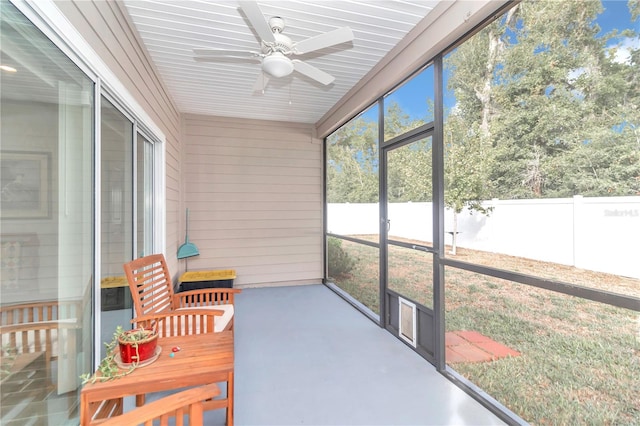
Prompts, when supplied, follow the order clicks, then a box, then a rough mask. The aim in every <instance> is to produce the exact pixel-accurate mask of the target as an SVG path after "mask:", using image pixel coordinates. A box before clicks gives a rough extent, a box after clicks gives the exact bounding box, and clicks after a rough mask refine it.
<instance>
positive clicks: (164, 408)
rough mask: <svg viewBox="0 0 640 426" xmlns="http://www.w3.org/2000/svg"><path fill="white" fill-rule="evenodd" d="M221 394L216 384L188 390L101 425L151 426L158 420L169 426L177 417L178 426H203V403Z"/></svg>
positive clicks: (113, 418)
mask: <svg viewBox="0 0 640 426" xmlns="http://www.w3.org/2000/svg"><path fill="white" fill-rule="evenodd" d="M219 394H220V390H219V389H218V386H217V385H215V384H210V385H206V386H199V387H197V388H191V389H187V390H184V391H180V392H177V393H174V394H172V395H169V396H166V397H164V398H160V399H158V400H157V401H153V402H151V403H149V404H146V405H143V406H142V407H137V408H134V409H133V410H131V411H128V412H126V413H124V414H121V415H116V416H114V417H110V418H109V419H107V420H106V421H104V422H102V423H100V424H101V425H104V426H121V425H141V424H143V425H148V426H151V425H153V424H154V420H156V421H159V422H160V423H159V424H160V426H167V425H169V419H170V418H171V417H175V423H174V424H175V425H176V426H183V425H190V426H202V425H203V407H202V403H203V402H204V401H205V400H208V399H211V398H213V397H215V396H218V395H219ZM185 415H188V416H189V417H188V421H187V422H185V421H184V416H185ZM155 424H158V423H155Z"/></svg>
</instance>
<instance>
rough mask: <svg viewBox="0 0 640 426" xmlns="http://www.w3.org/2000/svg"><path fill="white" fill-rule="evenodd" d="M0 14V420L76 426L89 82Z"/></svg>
mask: <svg viewBox="0 0 640 426" xmlns="http://www.w3.org/2000/svg"><path fill="white" fill-rule="evenodd" d="M0 10H1V13H0V39H1V40H2V43H1V44H0V64H2V65H3V69H2V70H0V96H1V98H0V122H1V123H2V125H1V126H0V141H1V144H2V150H1V151H0V171H1V174H0V191H1V200H0V328H1V331H0V338H1V340H2V342H1V344H2V346H1V350H0V366H1V368H0V424H2V425H28V424H55V425H63V424H78V412H77V407H78V405H79V395H80V389H81V380H80V378H79V376H80V375H81V374H83V373H86V372H89V371H91V370H93V365H92V359H93V349H94V344H93V343H94V332H93V328H92V327H93V320H94V317H93V314H94V312H93V308H92V306H93V305H92V300H93V299H92V296H93V291H92V289H93V282H94V281H93V266H94V264H93V260H94V234H93V223H94V222H93V218H94V203H93V193H94V191H93V176H94V162H93V154H94V151H93V139H94V127H93V117H94V113H95V110H94V105H95V102H94V101H95V100H94V96H93V93H94V84H93V82H92V81H91V80H90V79H89V78H88V77H87V76H86V75H85V74H84V73H83V72H82V71H81V70H80V69H79V68H78V67H77V66H76V65H75V64H74V63H73V62H72V61H71V60H70V59H69V58H68V57H67V56H66V55H65V54H64V53H63V52H62V51H60V50H59V49H58V48H57V47H56V46H55V45H54V44H53V43H52V42H51V41H50V40H49V39H48V38H47V37H46V36H45V35H44V34H42V33H41V32H40V31H39V30H38V29H37V28H36V27H35V26H34V25H33V23H31V22H30V21H29V20H28V19H27V18H26V17H25V16H24V15H22V13H20V11H19V10H18V9H17V8H16V7H15V6H14V5H12V4H11V3H9V2H7V1H5V0H0Z"/></svg>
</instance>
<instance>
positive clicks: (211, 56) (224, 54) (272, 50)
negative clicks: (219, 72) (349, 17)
mask: <svg viewBox="0 0 640 426" xmlns="http://www.w3.org/2000/svg"><path fill="white" fill-rule="evenodd" d="M238 3H239V4H240V9H242V11H243V12H244V14H245V15H246V17H247V19H248V20H249V22H250V23H251V26H252V27H253V28H254V29H255V31H256V33H257V34H258V37H260V39H261V42H260V47H261V49H260V51H250V50H228V49H194V50H193V53H194V54H195V58H194V59H195V60H196V61H198V62H216V61H221V60H225V59H228V58H232V59H259V60H260V61H261V64H262V72H261V73H260V75H259V76H258V79H257V81H256V83H255V84H254V86H253V89H254V91H262V92H264V89H265V87H266V86H267V84H268V82H269V77H270V76H271V77H276V78H280V77H285V76H288V75H290V74H291V73H292V72H293V71H297V72H299V73H300V74H303V75H305V76H307V77H309V78H311V79H313V80H315V81H318V82H319V83H321V84H324V85H329V84H331V83H333V81H334V80H335V78H334V77H333V76H332V75H330V74H328V73H326V72H324V71H322V70H320V69H318V68H316V67H314V66H313V65H309V64H308V63H306V62H303V61H301V60H299V59H291V56H297V55H302V54H305V53H309V52H313V51H316V50H320V49H324V48H325V47H330V46H335V45H337V44H340V43H345V42H349V41H352V40H353V32H352V31H351V28H349V27H342V28H338V29H335V30H333V31H329V32H327V33H324V34H320V35H317V36H314V37H311V38H308V39H305V40H302V41H299V42H294V41H292V40H291V39H290V38H289V37H287V36H286V35H284V34H282V31H283V30H284V28H285V24H284V19H283V18H281V17H279V16H274V17H272V18H271V19H269V20H268V21H267V20H265V17H264V15H263V13H262V11H261V10H260V7H259V6H258V4H257V3H256V2H255V1H239V2H238Z"/></svg>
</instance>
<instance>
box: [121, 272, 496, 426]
mask: <svg viewBox="0 0 640 426" xmlns="http://www.w3.org/2000/svg"><path fill="white" fill-rule="evenodd" d="M236 297H237V298H236V314H235V338H236V343H235V344H236V372H235V374H236V375H235V377H236V390H235V410H234V412H235V423H236V424H237V425H256V426H258V425H497V424H503V423H502V422H501V421H500V420H499V419H498V418H497V417H496V416H495V415H493V414H492V413H491V412H489V411H487V410H486V409H485V408H484V407H482V406H481V405H480V404H479V403H477V402H476V401H475V400H473V399H472V398H471V397H470V396H468V395H467V394H465V393H464V392H463V391H462V390H460V389H459V388H457V387H456V386H454V385H453V384H452V383H451V382H449V381H448V380H447V379H445V378H444V377H443V376H441V375H440V374H438V373H437V372H436V370H435V368H434V367H433V366H432V365H431V364H429V363H428V362H427V361H425V360H424V359H423V358H421V357H420V356H419V355H417V354H416V353H415V352H413V351H412V350H411V349H409V348H408V347H407V346H406V345H405V344H404V343H402V342H401V341H400V340H398V339H397V338H396V337H394V336H392V335H391V334H390V333H389V332H387V331H386V330H383V329H381V328H379V327H378V326H377V325H376V324H374V323H373V322H371V321H370V320H369V319H367V318H366V317H365V316H364V315H362V314H361V313H360V312H358V311H357V310H355V309H354V308H353V307H352V306H351V305H349V304H348V303H346V302H345V301H344V300H342V299H341V298H340V297H339V296H337V295H336V294H335V293H333V292H332V291H331V290H329V289H328V288H327V287H325V286H323V285H313V286H300V287H275V288H260V289H245V290H243V293H242V294H240V295H238V296H236ZM161 396H162V395H161V394H155V395H150V396H149V401H151V400H154V399H156V398H159V397H161ZM131 403H132V402H131V401H128V404H127V405H128V406H131V405H132V404H131ZM205 424H206V425H222V424H224V410H216V411H211V412H207V413H206V414H205Z"/></svg>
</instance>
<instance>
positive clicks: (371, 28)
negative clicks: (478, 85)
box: [124, 0, 440, 123]
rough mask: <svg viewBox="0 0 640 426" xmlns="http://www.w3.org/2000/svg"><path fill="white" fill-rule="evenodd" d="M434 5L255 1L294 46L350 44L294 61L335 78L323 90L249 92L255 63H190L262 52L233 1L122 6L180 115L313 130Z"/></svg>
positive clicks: (294, 80)
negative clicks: (346, 39) (341, 36)
mask: <svg viewBox="0 0 640 426" xmlns="http://www.w3.org/2000/svg"><path fill="white" fill-rule="evenodd" d="M439 1H440V0H373V1H371V0H362V1H352V0H314V1H294V0H277V1H258V2H257V3H258V6H259V7H260V9H261V10H262V12H263V14H264V15H265V19H266V20H268V19H269V18H270V17H272V16H280V17H282V18H284V20H285V24H286V28H285V29H284V31H283V34H285V35H287V36H289V37H290V38H291V39H292V41H294V42H296V41H300V40H303V39H306V38H309V37H313V36H316V35H318V34H322V33H324V32H327V31H331V30H333V29H336V28H339V27H343V26H348V27H350V28H351V29H352V31H353V33H354V37H355V39H354V41H353V42H350V43H343V44H340V45H337V46H334V47H330V48H326V49H323V50H320V51H316V52H311V53H308V54H306V55H301V56H297V58H298V59H301V60H303V61H304V62H307V63H309V64H311V65H313V66H315V67H317V68H319V69H321V70H322V71H325V72H327V73H329V74H331V75H333V76H334V77H335V81H334V82H333V83H332V84H330V85H329V86H323V85H322V84H320V83H317V82H315V81H313V80H311V79H309V78H307V77H305V76H303V75H301V74H299V73H297V72H294V73H293V74H291V75H289V76H287V77H283V78H281V79H275V78H271V79H270V81H269V84H268V86H267V88H266V90H265V93H264V94H262V93H260V92H258V93H254V92H253V85H254V83H255V82H256V79H257V78H258V77H259V75H260V63H259V62H258V61H255V60H254V61H241V60H240V61H239V60H230V59H227V60H225V61H220V62H215V63H214V62H206V63H203V62H196V61H195V60H194V55H193V52H192V50H193V49H196V48H197V49H234V50H251V51H257V50H259V49H260V45H259V39H258V38H257V35H256V33H255V31H254V30H253V28H252V27H251V26H250V24H249V22H248V21H247V19H246V18H245V17H244V14H243V13H241V11H240V9H239V6H238V3H237V2H236V1H234V0H225V1H207V0H180V1H176V0H124V4H125V6H126V8H127V10H128V12H129V14H130V15H131V19H132V21H133V23H134V25H135V27H136V28H137V30H138V32H139V34H140V36H141V38H142V40H143V42H144V43H145V45H146V48H147V49H148V51H149V54H150V55H151V58H152V59H153V61H154V62H155V64H156V66H157V69H158V71H159V72H160V75H161V77H162V79H163V80H164V83H165V84H166V86H167V87H168V89H169V91H170V92H171V95H172V96H173V99H174V100H175V102H176V104H177V106H178V108H179V110H180V111H181V112H183V113H194V114H206V115H217V116H226V117H243V118H255V119H263V120H278V121H292V122H300V123H316V122H317V121H318V120H320V119H321V118H322V117H323V116H324V114H325V113H326V112H327V111H328V110H329V109H330V108H331V107H332V106H333V105H334V104H336V103H337V102H338V101H339V100H340V99H341V98H342V97H343V96H344V95H345V94H346V93H347V92H348V91H349V90H350V89H351V88H352V87H353V86H355V85H356V84H357V83H358V81H359V80H360V79H361V78H362V77H363V76H365V75H366V74H367V73H368V72H369V71H370V70H371V69H372V68H373V67H374V66H375V65H376V64H377V63H378V62H379V61H380V60H381V59H382V58H383V57H384V56H385V55H386V54H387V52H389V51H390V50H391V49H392V48H393V47H394V46H395V45H396V44H398V42H399V41H400V40H402V38H403V37H404V36H405V35H406V34H407V33H408V32H409V31H410V30H411V29H412V28H413V27H414V26H415V25H416V24H417V23H418V22H419V21H420V20H422V19H423V18H424V17H425V16H426V15H427V14H428V13H429V12H430V11H431V10H432V9H433V8H434V7H435V6H436V5H437V3H438V2H439Z"/></svg>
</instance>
